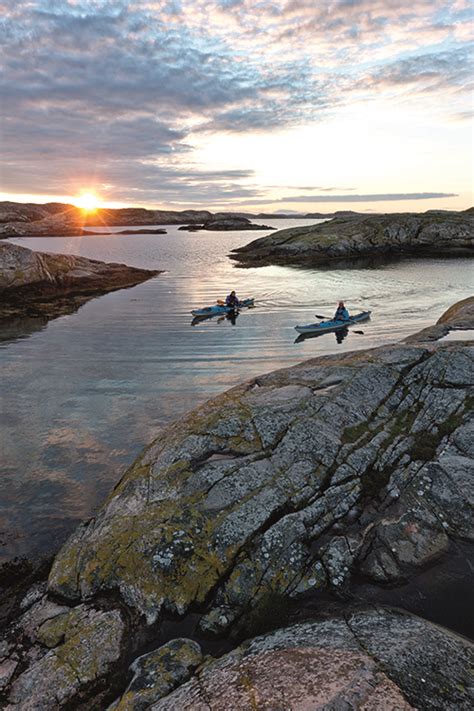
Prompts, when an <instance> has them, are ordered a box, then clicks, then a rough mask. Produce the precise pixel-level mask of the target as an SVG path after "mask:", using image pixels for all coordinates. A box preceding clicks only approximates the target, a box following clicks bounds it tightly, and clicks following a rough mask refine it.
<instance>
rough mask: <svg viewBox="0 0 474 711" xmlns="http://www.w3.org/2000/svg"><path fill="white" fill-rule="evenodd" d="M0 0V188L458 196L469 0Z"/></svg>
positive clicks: (347, 197) (199, 201)
mask: <svg viewBox="0 0 474 711" xmlns="http://www.w3.org/2000/svg"><path fill="white" fill-rule="evenodd" d="M0 11H1V13H0V17H1V20H0V23H1V25H0V27H1V33H2V38H1V40H2V41H1V45H2V64H3V67H2V72H1V78H0V83H1V94H2V114H3V116H2V126H1V152H2V168H1V190H2V193H1V194H0V198H1V199H12V200H31V201H36V202H45V201H48V200H63V201H64V200H68V201H69V200H72V199H73V198H74V196H77V195H78V194H79V193H80V192H81V191H84V190H93V191H96V192H97V193H98V194H99V195H100V197H101V198H102V200H103V201H104V202H106V203H108V204H111V205H114V206H118V205H125V204H129V205H143V206H154V207H168V208H175V209H182V208H184V207H193V208H199V207H209V208H211V209H224V208H229V209H239V210H240V209H249V210H252V211H254V212H257V211H261V210H271V211H276V210H293V211H299V212H301V211H304V212H306V211H309V210H312V211H333V210H336V209H339V210H340V209H356V210H361V211H362V210H363V211H382V210H384V211H389V212H393V211H397V210H412V211H423V210H427V209H431V208H446V209H463V208H466V207H469V206H470V205H471V204H472V202H473V196H472V181H473V157H472V108H473V107H472V76H473V67H472V54H471V56H470V51H469V47H470V43H471V42H472V39H473V36H472V31H473V17H472V13H473V4H472V2H471V0H159V1H158V2H146V1H145V0H143V1H142V0H135V1H134V2H130V1H128V2H125V1H124V0H113V2H108V1H107V0H36V1H28V0H8V1H7V2H5V0H0ZM471 46H472V45H471ZM470 63H471V66H470Z"/></svg>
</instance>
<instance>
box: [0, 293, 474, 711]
mask: <svg viewBox="0 0 474 711" xmlns="http://www.w3.org/2000/svg"><path fill="white" fill-rule="evenodd" d="M473 328H474V297H473V298H470V299H466V300H465V301H463V302H461V303H459V304H457V305H455V306H454V307H452V308H451V309H450V310H448V311H447V312H446V313H445V314H444V315H443V316H442V317H441V319H440V320H439V322H438V324H437V325H436V326H435V327H434V329H435V330H431V331H430V332H429V333H427V332H426V331H422V332H421V333H419V334H415V335H414V336H412V337H410V338H409V339H407V340H406V341H405V342H402V343H399V344H394V345H390V346H383V347H380V348H374V349H371V350H368V351H358V352H353V353H344V354H342V355H332V356H325V357H320V358H316V359H313V360H310V361H306V362H304V363H301V364H299V365H297V366H294V367H292V368H288V369H284V370H280V371H276V372H273V373H269V374H267V375H263V376H261V377H258V378H255V379H253V380H251V381H250V382H248V383H245V384H243V385H241V386H238V387H236V388H233V389H232V390H230V391H228V392H226V393H223V394H222V395H221V396H219V397H217V398H214V399H212V400H210V401H209V402H207V403H206V404H205V405H203V406H202V407H200V408H198V409H196V410H195V411H193V412H192V413H190V414H189V415H187V416H185V417H184V418H182V419H181V420H179V421H178V422H176V423H174V424H172V425H170V426H169V427H167V428H165V429H164V430H163V431H162V433H161V434H160V436H159V438H158V439H157V440H156V441H155V442H154V443H152V444H151V445H150V446H149V447H148V448H147V449H146V450H145V452H144V453H143V454H142V456H141V457H139V459H138V460H137V461H136V462H135V464H134V465H133V466H132V467H131V468H130V469H129V471H128V472H127V473H126V474H125V475H124V476H123V477H122V479H121V480H120V481H119V482H118V483H117V485H116V486H115V488H114V490H113V491H112V492H111V494H110V496H109V498H108V500H107V502H106V503H105V505H104V507H103V508H102V510H101V511H100V512H99V513H98V514H97V516H96V517H95V518H93V519H91V520H90V521H88V522H84V523H83V524H82V525H80V526H79V527H78V529H77V530H76V532H75V533H74V534H73V535H72V536H71V538H70V539H69V540H68V541H67V543H66V544H65V545H64V546H63V547H62V549H61V550H60V552H59V553H58V555H57V556H56V557H55V560H54V562H53V565H52V568H51V571H50V573H49V578H48V581H47V583H46V581H44V582H39V583H35V584H34V585H33V586H32V587H31V588H30V589H29V590H28V592H27V593H26V595H19V596H18V599H17V601H16V603H15V604H16V605H17V606H16V607H15V605H14V606H13V607H12V608H11V610H10V618H11V621H10V626H9V628H8V629H7V630H6V632H5V636H4V640H3V642H2V643H1V646H0V650H1V651H0V679H3V683H2V688H3V696H2V698H1V699H0V701H2V700H3V701H4V702H5V705H6V708H11V709H14V708H25V709H28V708H32V709H33V708H42V709H56V708H86V707H87V708H97V709H98V708H106V707H107V706H108V704H111V703H112V702H113V706H112V707H111V708H114V709H120V711H123V710H125V709H143V708H154V709H160V710H164V709H170V710H171V709H176V708H179V709H183V710H185V709H189V711H191V710H193V711H194V710H200V709H209V708H211V709H222V710H224V709H228V708H235V709H243V710H246V709H252V708H259V707H261V708H271V706H269V705H268V704H270V703H277V702H278V703H279V704H280V705H284V704H286V706H285V707H288V708H292V709H293V708H294V709H299V708H306V707H313V706H314V705H317V704H319V705H321V706H322V705H324V704H326V706H324V707H327V708H342V707H344V708H365V709H374V710H375V709H377V708H382V707H383V708H387V709H410V708H417V709H442V710H443V711H444V710H445V709H446V711H447V710H448V709H452V708H453V707H455V708H456V709H466V710H467V709H470V708H471V707H472V696H471V695H470V690H469V684H468V673H469V672H468V658H469V655H470V654H472V645H471V644H470V643H469V642H468V640H467V639H465V638H463V637H460V636H458V635H456V634H454V633H453V632H450V631H448V630H446V629H443V628H441V627H439V626H437V625H433V624H432V623H429V622H427V621H426V620H423V619H420V618H419V617H415V616H413V615H410V614H408V613H406V612H401V611H396V610H393V609H387V608H383V607H380V606H379V605H377V604H375V605H368V604H367V603H365V604H360V603H363V602H364V601H363V600H361V597H360V594H361V581H362V582H363V583H364V584H370V586H372V589H377V588H379V589H380V590H381V591H383V590H387V589H388V588H392V589H396V587H397V586H400V585H406V584H407V583H409V582H415V583H416V581H417V580H418V579H419V578H420V576H423V575H424V574H426V571H430V570H433V571H434V573H435V571H436V570H438V571H439V570H440V569H441V568H442V566H443V564H444V562H445V561H447V560H448V559H449V556H450V555H451V551H452V546H453V545H458V544H459V545H460V546H462V547H461V548H460V551H461V555H464V554H467V551H468V550H471V548H470V545H472V544H470V543H469V542H470V541H472V538H473V537H474V531H473V527H472V514H471V510H470V506H471V505H472V498H473V489H472V475H473V473H474V449H473V443H474V437H473V431H474V421H473V417H472V406H473V396H474V387H473V386H474V367H473V365H474V352H473V346H472V340H467V339H466V340H459V341H449V340H448V341H444V340H442V336H444V335H445V333H446V331H448V332H449V331H453V330H471V329H473ZM436 329H438V330H436ZM466 336H468V334H466ZM440 337H441V340H433V339H434V338H438V339H439V338H440ZM462 572H463V574H464V575H467V574H468V570H466V571H462ZM431 581H432V584H433V585H435V586H436V585H439V584H441V583H440V579H439V576H437V575H436V574H434V575H433V577H432V578H431ZM437 581H438V582H437ZM430 584H431V583H430ZM328 595H330V596H331V597H332V599H333V600H338V601H339V608H338V609H335V610H333V609H331V607H330V606H329V607H328V605H327V600H328V597H327V596H328ZM20 598H21V599H20ZM309 602H311V604H312V605H315V608H314V609H315V614H314V619H306V620H304V621H301V622H298V624H297V625H296V626H295V625H293V626H290V627H286V628H283V629H280V630H278V631H274V630H275V628H277V627H282V625H283V627H284V625H285V624H286V623H287V622H289V623H291V621H292V615H293V613H294V611H295V610H297V609H306V610H309V608H310V606H308V604H309ZM292 610H293V613H292V612H291V611H292ZM293 619H294V617H293ZM171 620H174V621H175V622H174V623H173V624H174V626H173V624H171V623H170V621H171ZM180 620H181V621H182V627H181V628H180V622H179V621H180ZM166 625H168V638H167V639H163V629H164V627H165V626H166ZM178 629H186V632H185V636H186V639H183V634H182V632H181V633H179V632H178ZM463 631H464V630H463ZM256 634H260V635H261V636H260V637H258V638H256V639H250V640H249V641H248V642H245V643H243V644H241V640H243V639H245V638H253V637H255V635H256ZM190 637H191V638H192V639H189V638H190ZM206 639H217V640H219V639H221V640H224V641H225V642H226V644H230V645H231V646H235V647H236V648H235V649H234V650H233V651H231V652H229V653H228V654H226V655H224V656H220V658H219V659H217V660H216V659H214V658H212V657H209V656H206V651H205V649H203V648H200V647H199V645H198V644H197V640H199V641H200V640H206ZM163 642H165V646H162V645H163ZM209 649H210V648H209ZM222 651H223V650H222V649H221V651H220V654H222ZM127 670H128V671H127ZM7 704H10V705H9V706H8V705H7ZM381 704H384V706H381Z"/></svg>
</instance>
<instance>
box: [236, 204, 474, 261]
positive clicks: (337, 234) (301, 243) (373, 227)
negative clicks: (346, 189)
mask: <svg viewBox="0 0 474 711" xmlns="http://www.w3.org/2000/svg"><path fill="white" fill-rule="evenodd" d="M401 255H412V256H423V255H430V256H433V255H434V256H450V255H452V256H457V255H461V256H462V255H470V256H473V255H474V208H470V209H469V210H465V211H463V212H447V211H441V210H440V211H436V210H430V211H428V212H425V213H422V214H416V213H402V214H388V215H357V214H355V215H350V214H349V215H346V216H341V217H337V218H334V219H332V220H330V221H328V222H324V223H322V224H318V225H312V226H307V227H292V228H290V229H286V230H279V231H278V232H275V233H273V234H271V235H268V236H266V237H261V238H260V239H257V240H254V241H253V242H250V243H249V244H247V245H245V246H243V247H239V248H238V249H235V250H233V253H232V254H231V255H230V256H231V257H232V259H235V260H237V261H238V262H239V264H240V265H241V266H265V265H268V264H319V263H323V262H328V261H331V260H336V259H339V260H341V259H350V260H353V259H357V258H361V257H362V258H367V257H377V256H401Z"/></svg>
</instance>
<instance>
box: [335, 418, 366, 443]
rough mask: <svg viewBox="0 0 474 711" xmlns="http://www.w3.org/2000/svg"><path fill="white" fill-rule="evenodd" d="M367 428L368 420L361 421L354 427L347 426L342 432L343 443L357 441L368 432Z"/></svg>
mask: <svg viewBox="0 0 474 711" xmlns="http://www.w3.org/2000/svg"><path fill="white" fill-rule="evenodd" d="M367 429H368V423H367V422H361V423H360V424H359V425H354V426H353V427H346V429H345V430H344V432H343V433H342V437H341V442H342V443H343V444H352V442H356V441H357V440H358V439H359V438H360V437H362V435H363V434H365V432H367Z"/></svg>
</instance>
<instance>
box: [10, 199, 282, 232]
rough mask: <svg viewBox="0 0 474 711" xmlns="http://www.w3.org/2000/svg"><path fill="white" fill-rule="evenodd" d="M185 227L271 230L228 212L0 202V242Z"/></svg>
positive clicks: (238, 214)
mask: <svg viewBox="0 0 474 711" xmlns="http://www.w3.org/2000/svg"><path fill="white" fill-rule="evenodd" d="M183 223H184V224H185V225H187V226H188V227H190V228H191V229H193V228H194V227H195V229H204V230H243V229H247V230H248V229H252V230H259V229H260V230H271V229H273V228H272V227H266V226H265V225H254V224H252V223H251V222H250V219H249V218H248V216H247V215H242V214H240V213H232V212H217V213H214V214H213V213H212V212H209V211H208V210H182V211H172V210H147V209H145V208H140V207H133V208H119V209H112V208H98V209H96V210H95V211H93V212H90V213H87V212H84V210H82V209H80V208H78V207H75V206H74V205H67V204H62V203H46V204H45V205H36V204H32V203H15V202H0V239H2V238H3V239H5V238H8V237H20V236H21V237H28V236H32V237H38V236H40V237H74V236H84V235H94V234H104V232H103V231H102V232H94V230H93V229H91V228H94V227H101V228H104V227H114V226H121V225H122V226H124V227H132V226H142V227H143V226H144V225H157V224H159V225H182V224H183ZM120 234H166V230H161V229H155V230H146V229H140V230H134V231H130V230H126V231H122V232H121V233H120Z"/></svg>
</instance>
